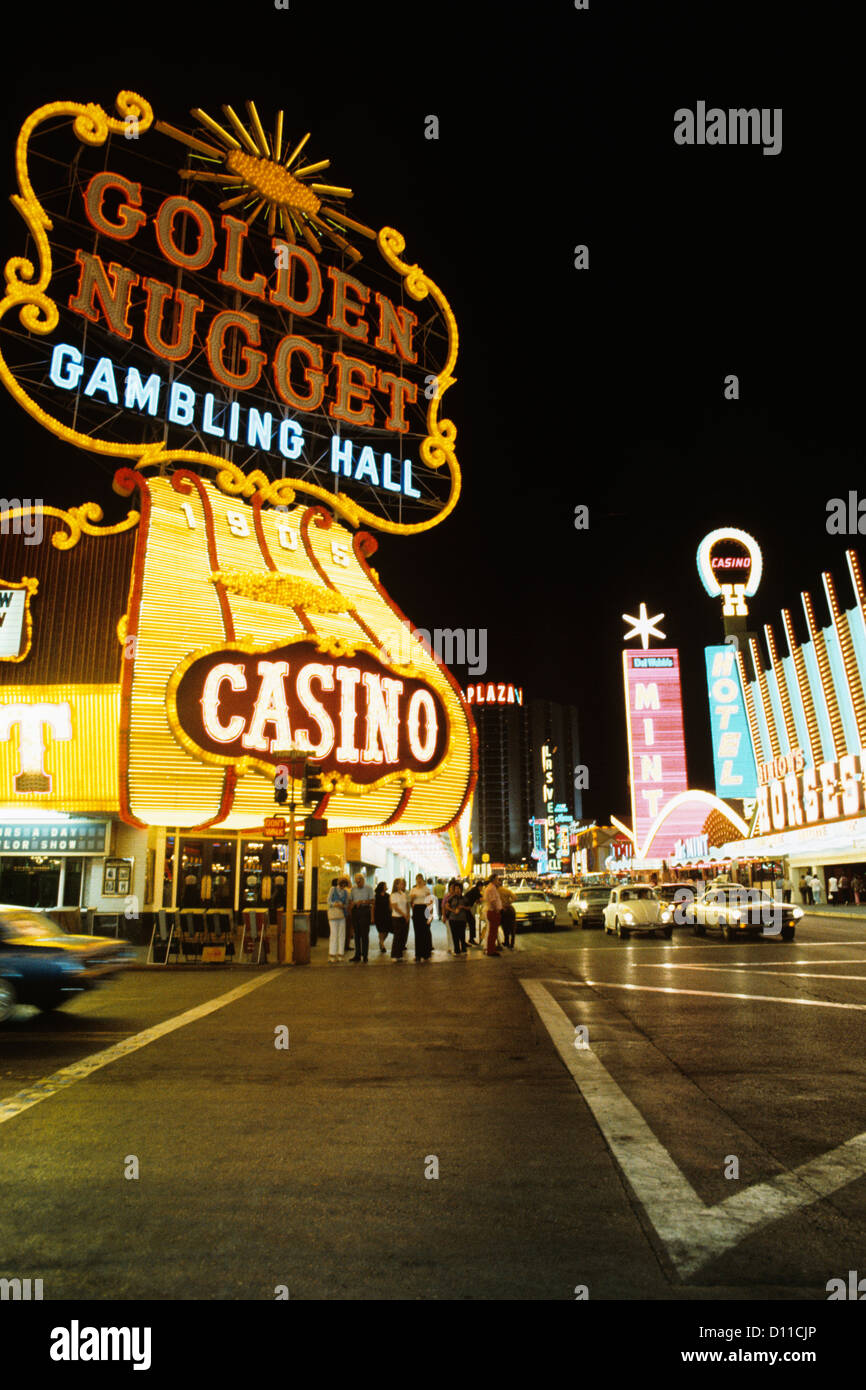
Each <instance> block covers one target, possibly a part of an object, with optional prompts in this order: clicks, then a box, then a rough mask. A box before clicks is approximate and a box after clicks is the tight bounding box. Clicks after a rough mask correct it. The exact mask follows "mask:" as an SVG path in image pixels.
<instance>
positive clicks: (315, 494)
mask: <svg viewBox="0 0 866 1390" xmlns="http://www.w3.org/2000/svg"><path fill="white" fill-rule="evenodd" d="M116 105H117V111H118V113H119V114H118V116H117V117H112V116H109V115H107V114H106V112H104V111H103V110H102V108H101V107H99V106H97V105H95V104H93V103H88V104H86V105H85V104H81V103H78V102H68V101H59V102H52V103H50V104H48V105H46V106H43V107H41V108H39V110H37V111H36V112H34V113H33V115H31V116H30V117H29V118H28V119H27V120H26V121H25V123H24V125H23V127H22V129H21V132H20V135H19V138H18V143H17V149H16V165H17V171H18V183H19V192H18V194H17V195H15V196H14V197H13V199H12V202H13V204H14V206H15V207H16V209H17V210H18V212H19V213H20V214H21V216H22V218H23V219H24V221H25V223H26V224H27V227H28V229H29V232H30V236H31V238H32V243H33V244H32V245H31V246H30V247H29V249H27V251H26V254H25V255H21V256H16V257H13V258H12V259H10V260H9V261H8V262H7V265H6V293H5V297H4V298H3V300H2V302H0V377H2V379H3V382H4V384H5V385H6V387H7V388H8V390H9V391H10V392H11V393H12V395H13V396H14V397H15V399H16V400H17V401H18V402H19V403H20V404H21V405H22V406H23V407H24V409H25V410H27V411H28V412H29V414H30V415H31V416H32V417H33V418H34V419H36V420H37V421H38V422H39V423H40V424H42V425H43V426H44V427H45V428H47V429H49V430H51V431H52V432H53V433H54V434H55V435H57V436H59V437H60V438H61V439H63V440H65V441H67V442H69V443H72V444H75V445H77V446H78V447H79V448H82V449H86V450H88V451H90V452H95V453H99V454H103V455H109V456H114V457H116V458H118V459H121V460H127V461H130V462H131V461H136V462H137V467H138V468H139V470H140V471H142V470H143V471H147V470H151V469H156V470H159V471H160V472H163V473H164V472H165V471H166V468H165V466H166V465H167V464H175V463H184V464H191V465H194V466H195V467H196V468H197V470H198V471H206V470H208V469H211V470H214V471H215V472H216V473H218V474H219V475H221V476H222V477H223V478H224V479H225V480H226V481H227V483H228V484H229V485H230V486H231V488H232V490H233V491H234V492H235V493H236V494H239V495H242V496H244V497H247V498H249V497H251V496H253V495H254V494H255V493H257V492H258V491H260V489H261V488H262V487H264V488H265V489H266V490H267V499H268V500H269V501H271V502H273V503H275V504H283V505H291V504H292V503H293V502H294V500H295V495H296V492H299V491H302V492H303V493H305V494H307V495H308V496H309V497H311V498H312V499H316V500H319V501H324V502H327V503H328V504H329V505H330V506H332V507H334V508H335V509H336V511H337V513H338V514H340V515H342V516H344V517H346V518H347V520H348V521H349V522H350V523H351V524H352V525H358V524H359V523H361V522H363V523H365V524H366V525H368V526H373V527H377V528H379V529H381V530H385V531H391V532H398V533H403V534H407V533H412V532H417V531H422V530H426V529H428V528H429V527H431V526H434V525H436V524H437V523H438V522H440V521H441V520H443V518H444V517H445V516H447V515H448V514H449V513H450V511H451V510H452V509H453V507H454V506H455V504H456V501H457V498H458V496H459V491H460V471H459V466H458V462H457V457H456V453H455V447H454V446H455V438H456V428H455V426H454V424H453V423H452V422H451V421H450V420H447V419H441V418H440V406H441V400H442V397H443V395H444V393H445V391H446V390H447V389H448V388H449V387H450V386H451V385H452V384H453V382H454V377H453V369H454V365H455V361H456V355H457V327H456V323H455V321H454V316H453V314H452V313H451V310H450V307H449V305H448V302H447V300H446V299H445V296H444V295H443V294H442V291H441V290H440V289H439V287H438V286H437V285H436V284H435V283H434V281H433V280H432V279H430V277H429V276H427V275H426V274H425V273H424V272H423V271H422V270H421V268H420V267H419V266H418V265H414V264H411V263H409V262H407V261H405V260H403V259H402V253H403V251H404V249H405V243H404V239H403V237H402V236H401V235H400V233H399V232H398V231H396V230H395V229H394V228H392V227H387V226H386V227H382V228H381V229H380V230H379V231H378V232H377V231H375V230H374V229H373V228H371V227H369V226H367V225H366V224H365V223H363V222H362V221H359V220H357V219H356V218H354V217H350V216H348V214H347V213H346V211H345V204H346V202H347V201H348V200H349V199H350V198H351V197H352V190H351V189H349V188H346V187H343V186H341V185H338V184H331V183H324V182H321V181H320V180H321V177H322V171H323V170H325V169H326V168H327V167H328V164H329V161H328V160H327V159H318V158H316V159H311V158H310V157H309V152H308V149H307V141H308V140H309V139H310V136H309V135H308V134H304V135H302V136H301V138H297V136H295V137H293V138H292V139H289V137H288V133H287V132H286V131H284V118H283V113H282V112H278V113H277V114H276V117H275V120H274V124H273V127H272V128H271V129H269V130H268V132H267V133H266V132H265V128H264V126H263V124H262V119H261V117H260V115H259V112H258V110H257V109H256V107H255V105H254V104H253V103H252V102H247V104H246V118H245V119H244V120H242V119H241V118H240V117H239V116H238V115H237V113H236V112H235V111H234V109H233V108H232V107H230V106H226V107H224V108H223V119H220V120H216V119H214V118H213V117H212V116H210V115H208V114H207V113H206V112H204V111H201V110H196V111H194V112H193V113H192V115H193V118H194V122H195V126H194V128H192V129H189V130H187V129H181V128H179V127H178V126H175V125H173V124H171V123H169V122H167V121H166V120H163V119H159V120H157V119H155V118H154V112H153V110H152V108H151V106H150V104H149V102H148V101H147V100H145V98H143V97H141V96H138V95H136V94H135V93H132V92H121V93H120V94H119V96H118V98H117V102H116ZM61 168H62V169H64V170H68V171H69V173H68V177H67V178H58V169H61ZM175 171H176V172H175ZM361 248H363V252H364V254H363V257H362V249H361Z"/></svg>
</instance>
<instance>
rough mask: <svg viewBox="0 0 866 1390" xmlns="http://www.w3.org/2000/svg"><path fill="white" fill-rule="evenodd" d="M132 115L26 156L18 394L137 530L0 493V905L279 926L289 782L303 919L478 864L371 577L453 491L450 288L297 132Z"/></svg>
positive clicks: (1, 342)
mask: <svg viewBox="0 0 866 1390" xmlns="http://www.w3.org/2000/svg"><path fill="white" fill-rule="evenodd" d="M117 112H118V114H117V115H116V116H109V115H107V114H106V113H105V112H104V111H102V110H101V108H99V107H97V106H95V105H93V104H89V103H88V104H79V103H74V102H56V103H51V104H50V105H48V106H46V107H42V108H40V110H39V111H37V112H34V114H33V115H32V116H31V117H29V118H28V120H27V121H26V122H25V123H24V126H23V127H22V131H21V135H20V137H19V141H18V149H17V160H16V167H17V172H18V185H19V186H18V193H17V194H16V195H15V196H14V197H13V203H14V204H15V206H16V208H17V210H18V211H19V212H20V214H21V216H22V218H23V221H24V223H25V224H26V233H27V234H26V237H24V236H23V237H22V247H21V254H20V255H18V256H16V257H14V258H13V259H12V260H9V261H8V263H7V265H6V292H5V297H4V299H3V301H2V304H0V376H2V378H3V381H4V384H5V385H6V387H7V389H8V390H9V391H10V392H11V394H12V395H13V397H14V398H15V399H16V401H17V402H18V403H19V405H20V406H21V407H22V408H23V409H24V410H26V411H27V413H28V414H29V415H30V416H31V418H33V419H34V420H35V421H37V422H38V423H39V424H40V425H41V426H43V427H44V428H45V429H47V430H49V431H51V433H52V434H53V435H54V436H55V437H56V438H57V439H59V440H61V441H63V443H64V444H65V445H67V446H69V447H68V453H69V462H70V471H72V470H75V471H76V473H77V474H78V475H79V476H82V477H86V476H87V475H88V468H91V469H92V468H95V467H97V466H98V467H99V468H100V469H101V470H102V471H103V472H104V471H105V470H106V469H107V470H108V471H109V472H110V473H111V474H112V478H113V488H114V491H115V492H116V493H117V494H118V496H119V497H121V498H123V499H125V507H126V510H125V513H123V514H121V515H120V516H119V518H118V519H116V520H114V521H110V520H109V521H106V520H105V518H104V516H103V513H102V511H101V509H100V508H99V507H98V506H96V505H95V504H93V503H86V502H83V503H82V504H81V505H79V506H73V507H66V508H60V507H55V506H52V505H51V503H50V500H49V501H45V500H40V501H36V500H35V499H33V498H32V497H31V498H30V499H27V498H23V497H22V498H11V499H4V500H3V501H2V502H0V530H2V535H0V673H2V674H0V682H2V685H0V901H11V902H29V903H33V904H38V905H41V906H56V905H60V906H69V907H75V906H80V907H83V908H89V909H91V910H94V911H97V912H108V913H112V912H113V913H123V914H124V915H126V916H127V917H132V916H137V915H138V914H139V913H142V914H144V913H148V912H153V911H155V910H157V909H159V908H161V907H166V908H174V907H182V906H184V905H185V899H186V900H187V901H190V900H194V901H195V904H196V906H204V907H208V906H213V907H214V908H217V907H219V908H226V909H233V910H234V911H239V910H241V909H243V908H244V907H247V906H257V907H261V906H267V905H268V902H269V901H270V900H272V898H273V895H274V892H275V885H277V884H278V883H283V882H285V880H286V878H287V877H288V878H289V881H290V882H291V872H292V867H293V866H292V865H291V864H289V863H288V860H287V854H288V844H287V843H286V841H284V840H283V839H281V838H280V837H279V836H276V837H269V836H268V835H267V834H266V833H265V830H264V822H265V820H266V818H268V817H269V816H272V815H273V813H274V811H275V809H276V808H275V805H274V779H275V776H278V775H279V774H280V772H281V771H283V772H285V771H286V770H288V793H289V796H288V801H289V805H288V806H287V807H284V808H282V809H283V810H286V811H288V812H289V813H290V814H291V812H290V808H291V807H293V808H294V809H295V812H296V814H297V825H298V831H299V837H300V843H299V846H298V852H297V869H298V872H299V873H301V874H302V875H303V883H304V887H303V901H304V902H305V905H306V906H307V907H309V906H310V905H311V894H312V892H313V886H312V885H313V878H314V875H313V874H312V873H311V872H306V871H307V870H311V869H313V868H315V869H317V870H318V871H319V872H320V876H321V878H322V880H323V881H324V879H325V878H326V877H327V882H328V883H329V882H330V877H331V876H333V874H334V873H337V872H342V871H343V870H344V869H345V868H346V867H355V866H360V865H365V866H367V867H368V868H372V867H375V868H376V869H377V870H378V872H379V876H380V877H388V878H393V877H395V876H396V875H397V874H398V873H402V874H403V875H404V876H406V875H408V874H409V873H411V872H412V871H414V869H415V868H416V867H418V868H421V869H422V870H423V871H425V872H426V873H438V874H446V873H452V872H463V871H465V869H466V868H467V867H468V866H469V864H470V863H471V844H470V831H469V822H470V816H471V798H472V792H473V788H474V784H475V779H476V772H477V739H476V734H475V728H474V724H473V721H472V716H471V713H470V711H469V709H468V707H467V705H466V703H465V702H464V700H463V698H462V696H461V692H460V690H459V687H458V686H457V684H456V683H455V681H454V679H453V678H452V676H451V674H450V672H449V671H448V670H447V669H446V668H445V667H444V665H443V664H442V662H441V660H439V659H438V657H437V656H436V655H434V653H433V652H432V651H431V649H430V646H429V644H428V643H427V642H425V641H424V640H423V638H420V637H419V636H418V635H417V634H416V633H415V631H414V629H413V628H412V625H411V623H410V621H409V619H408V618H406V616H405V615H404V614H403V613H402V612H401V611H400V609H399V608H398V606H397V604H396V603H395V601H394V600H393V599H392V598H391V597H390V595H389V593H388V592H387V590H386V588H385V586H384V585H383V582H382V580H381V578H380V576H379V574H378V572H377V570H376V569H375V568H374V567H373V565H372V564H371V561H372V560H373V557H374V555H375V551H376V548H377V542H376V539H375V535H374V532H375V531H376V530H381V531H386V532H389V533H391V534H396V535H401V536H404V537H406V538H407V539H406V545H407V546H409V547H411V537H412V535H413V534H415V533H417V532H419V531H422V530H427V529H429V528H430V527H431V526H433V525H436V524H439V523H440V522H442V521H443V520H445V519H446V518H447V516H448V515H449V513H450V512H451V510H452V509H453V507H454V506H455V505H456V502H457V500H458V497H459V492H460V470H459V465H458V462H457V457H456V453H455V441H456V428H455V426H454V424H453V422H452V421H450V420H448V419H445V418H443V417H442V416H441V413H440V412H441V407H442V398H443V396H444V394H445V392H446V391H447V390H448V389H449V387H450V386H451V385H452V384H453V382H454V376H453V368H454V364H455V360H456V352H457V329H456V324H455V322H454V318H453V315H452V314H451V311H450V308H449V307H448V303H447V300H446V299H445V297H444V295H443V293H442V291H441V290H440V289H439V287H438V286H437V285H436V283H435V282H434V281H433V280H432V279H431V278H430V277H428V276H427V275H426V274H425V273H424V271H422V270H421V268H420V267H419V266H418V265H416V264H413V263H409V262H407V261H405V260H403V259H402V253H403V251H404V242H403V238H402V237H401V236H400V234H399V232H397V231H396V230H395V229H394V228H390V227H383V228H382V229H380V230H379V231H378V232H376V231H374V230H373V229H372V228H370V227H368V226H366V225H365V224H363V223H362V222H360V221H358V220H357V219H355V218H353V217H349V216H348V214H347V213H346V211H345V207H344V204H345V201H346V200H347V199H348V198H350V197H351V196H352V194H351V190H350V189H348V188H344V187H342V186H339V185H334V184H325V183H321V182H319V181H318V180H319V179H320V178H321V171H322V170H323V169H324V168H326V167H327V163H328V161H327V160H319V159H316V160H312V159H311V158H310V157H309V156H308V153H307V141H308V139H309V138H310V137H309V136H307V135H304V136H302V138H300V139H298V138H297V133H296V135H295V138H294V140H290V139H289V138H288V134H287V131H286V129H285V126H284V117H283V113H281V112H280V113H277V115H276V117H275V118H274V122H273V125H272V127H271V128H269V129H268V131H267V133H266V132H265V128H264V125H263V123H262V120H261V118H260V115H259V112H258V111H257V109H256V107H255V106H254V104H253V103H251V102H248V103H247V113H246V119H241V117H239V116H238V114H237V113H236V112H235V111H234V109H233V108H232V107H228V106H227V107H224V108H223V118H222V119H220V120H216V119H214V118H213V117H211V116H209V115H207V114H206V113H204V112H202V111H195V112H193V113H192V114H193V117H194V121H195V123H194V124H190V123H187V125H186V126H185V127H184V128H180V127H179V126H177V125H174V124H172V123H168V122H166V121H162V120H156V119H155V116H154V112H153V111H152V109H151V107H150V105H149V104H148V102H147V101H146V100H145V99H144V98H142V97H140V96H137V95H135V94H133V93H128V92H126V93H121V94H120V96H119V97H118V99H117ZM58 162H60V163H61V164H62V167H65V168H68V169H69V171H70V173H69V181H68V183H67V184H66V185H65V186H64V187H62V188H58V184H57V179H56V168H57V166H58ZM167 169H168V170H169V171H170V170H172V169H177V180H176V186H174V187H172V186H171V185H172V177H171V175H170V174H167V173H166V170H167ZM359 248H363V252H362V250H360V249H359ZM354 272H357V273H354ZM82 462H83V463H84V464H85V467H82ZM39 487H40V484H39V477H38V465H36V466H35V469H34V474H33V476H32V477H31V478H30V479H29V480H28V486H27V490H28V491H29V492H30V493H31V494H32V493H34V492H38V491H39ZM121 510H122V509H121ZM304 764H306V767H305V766H304ZM308 816H312V817H313V818H314V819H315V820H316V821H326V822H327V833H326V834H322V833H321V830H322V827H321V826H317V827H315V829H316V831H318V832H319V833H317V834H316V835H315V838H307V839H305V838H304V833H303V830H302V829H301V827H302V825H303V824H304V822H305V820H306V817H308ZM307 829H308V830H311V831H312V829H313V827H311V826H310V825H309V824H307ZM300 901H301V899H300V898H299V899H298V902H299V903H300Z"/></svg>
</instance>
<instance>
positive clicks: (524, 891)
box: [512, 888, 556, 931]
mask: <svg viewBox="0 0 866 1390" xmlns="http://www.w3.org/2000/svg"><path fill="white" fill-rule="evenodd" d="M512 906H513V907H514V918H515V923H514V929H515V931H520V929H521V927H524V928H525V927H534V926H538V927H553V926H555V925H556V908H555V907H554V905H553V903H552V902H551V901H550V899H549V898H548V897H547V896H546V895H545V894H544V893H542V892H541V891H540V890H539V889H538V888H519V889H518V890H517V892H516V893H515V894H514V902H513V904H512Z"/></svg>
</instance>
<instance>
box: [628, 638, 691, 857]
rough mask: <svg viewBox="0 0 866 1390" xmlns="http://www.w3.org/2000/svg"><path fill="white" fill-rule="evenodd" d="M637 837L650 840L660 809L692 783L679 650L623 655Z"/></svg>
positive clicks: (630, 775) (638, 839) (633, 823)
mask: <svg viewBox="0 0 866 1390" xmlns="http://www.w3.org/2000/svg"><path fill="white" fill-rule="evenodd" d="M622 664H623V675H624V680H625V702H626V725H627V732H628V757H629V777H630V782H631V808H632V831H633V834H634V842H635V844H638V845H643V844H645V843H646V840H647V836H648V834H649V832H650V829H651V828H652V825H653V822H654V821H655V819H656V817H657V815H658V814H659V811H660V810H661V809H662V807H663V806H664V805H665V804H666V802H668V801H669V800H670V799H671V797H673V796H676V795H677V793H679V792H684V791H686V790H687V788H688V774H687V772H686V746H685V734H684V731H683V703H682V693H681V689H680V671H679V652H678V651H677V650H676V649H675V648H669V649H668V650H658V649H657V650H656V651H654V652H653V655H652V657H641V656H640V655H638V653H637V652H635V651H634V650H629V649H626V650H625V651H624V652H623V654H622Z"/></svg>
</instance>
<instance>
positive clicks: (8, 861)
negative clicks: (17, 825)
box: [0, 854, 81, 907]
mask: <svg viewBox="0 0 866 1390" xmlns="http://www.w3.org/2000/svg"><path fill="white" fill-rule="evenodd" d="M61 862H62V861H61V860H60V858H55V857H53V856H51V857H49V856H48V855H42V854H34V855H31V856H27V855H20V856H16V857H14V858H13V857H11V856H9V857H7V858H4V859H2V860H0V902H4V903H17V904H20V906H21V907H56V906H57V894H58V889H59V887H60V866H61ZM77 862H78V863H79V865H80V863H81V861H80V860H78V861H77ZM76 901H77V899H76Z"/></svg>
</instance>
